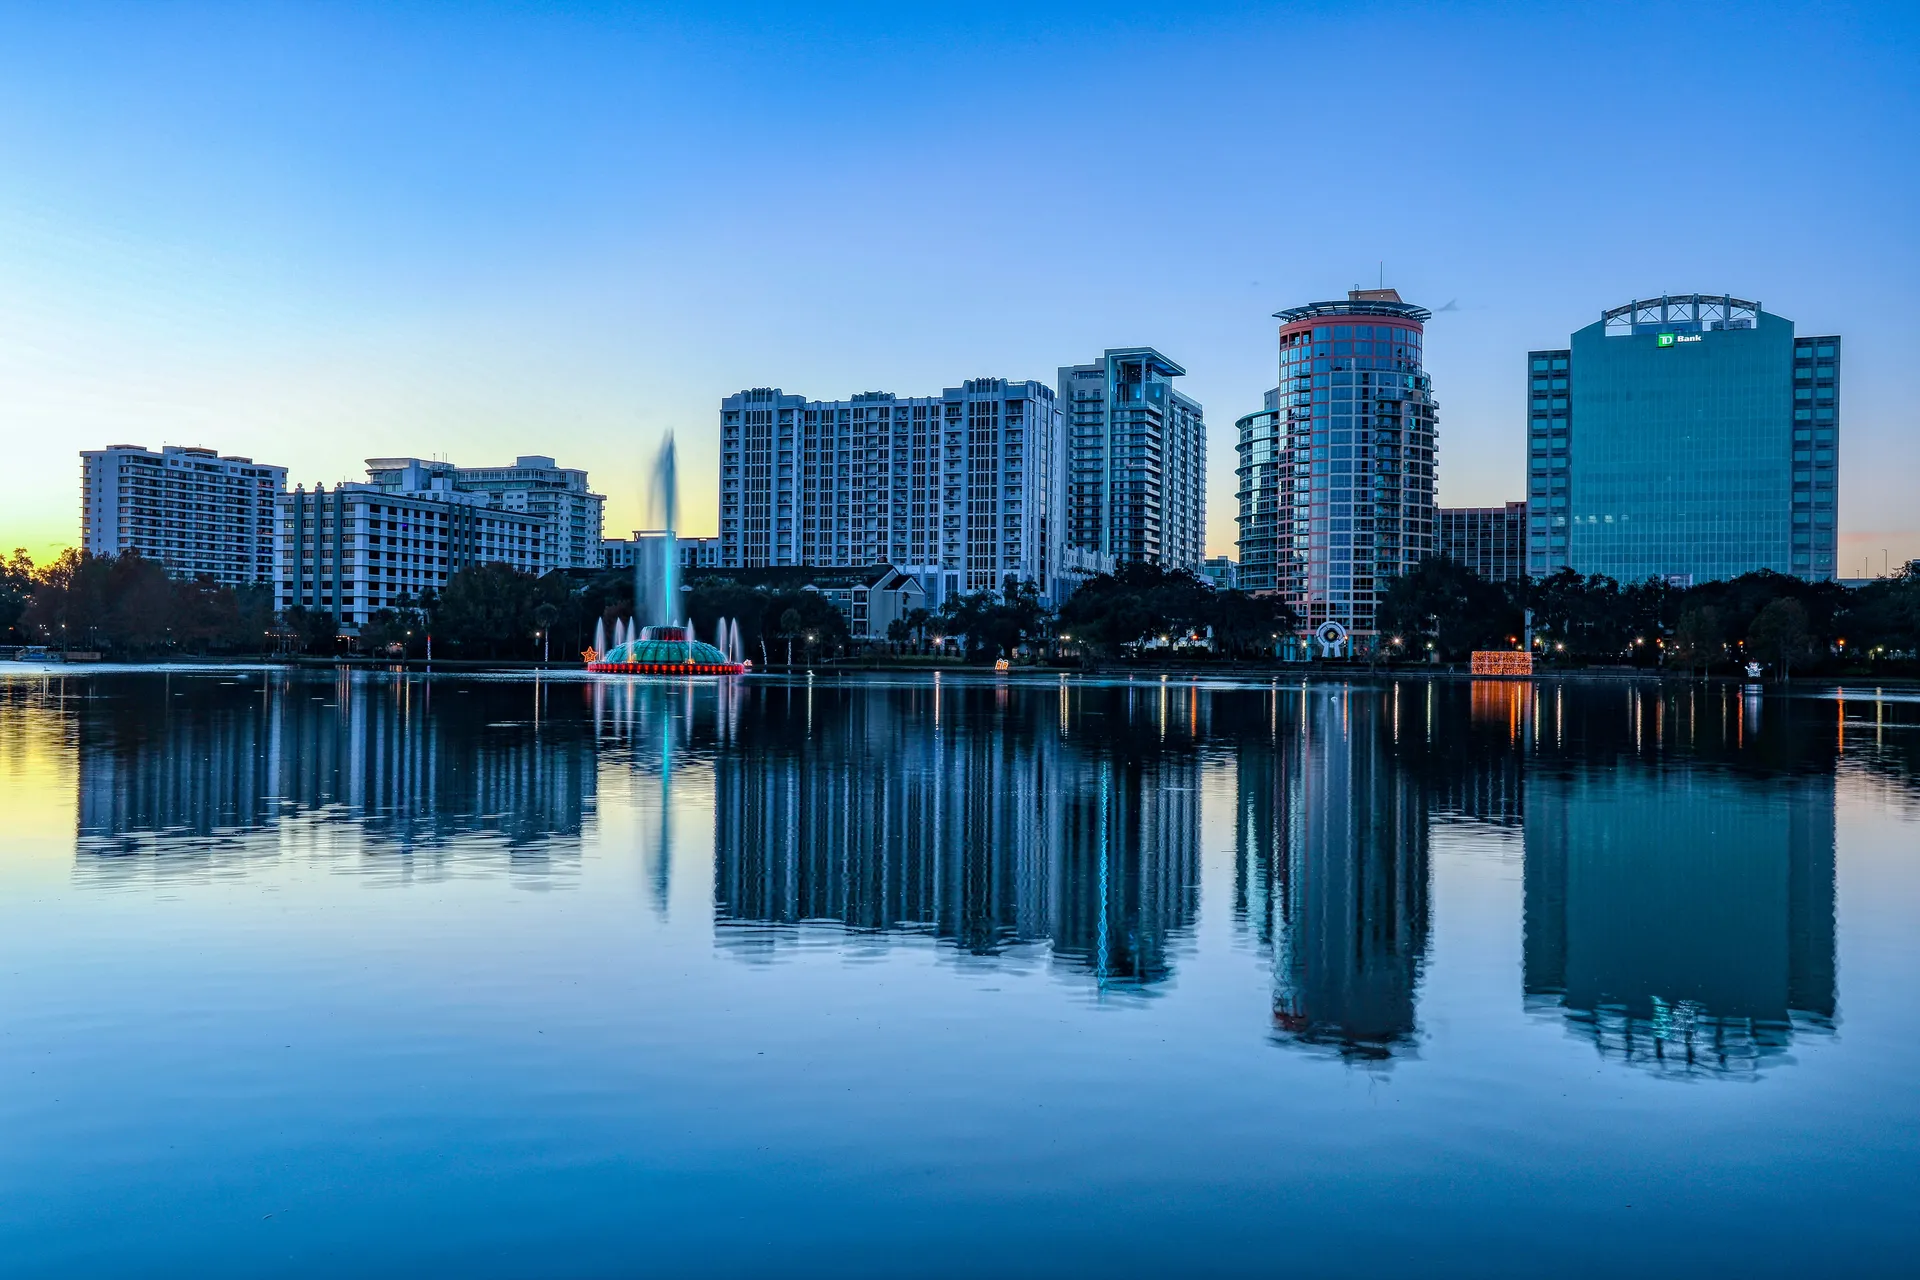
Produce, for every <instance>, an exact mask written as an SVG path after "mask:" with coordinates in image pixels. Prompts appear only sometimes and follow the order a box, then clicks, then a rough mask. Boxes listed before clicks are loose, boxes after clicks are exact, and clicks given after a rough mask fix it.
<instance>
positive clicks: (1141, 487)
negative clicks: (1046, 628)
mask: <svg viewBox="0 0 1920 1280" xmlns="http://www.w3.org/2000/svg"><path fill="white" fill-rule="evenodd" d="M1185 373H1186V370H1185V369H1183V368H1181V367H1180V366H1179V365H1177V364H1175V363H1174V362H1173V361H1171V360H1169V359H1167V358H1166V357H1165V356H1163V355H1161V354H1160V353H1159V352H1158V351H1155V350H1154V349H1153V348H1152V347H1122V348H1116V349H1110V350H1108V351H1107V353H1106V354H1105V355H1103V356H1102V357H1101V358H1100V360H1099V361H1098V362H1096V363H1094V364H1080V365H1068V366H1066V367H1064V368H1062V369H1061V370H1060V409H1061V412H1062V413H1063V414H1065V416H1066V427H1067V463H1066V468H1067V485H1066V490H1067V527H1066V540H1067V543H1068V545H1069V546H1074V547H1083V548H1086V549H1088V550H1090V551H1094V552H1097V553H1100V554H1102V555H1107V556H1112V557H1113V558H1114V559H1115V560H1116V561H1119V562H1121V563H1125V562H1127V561H1136V560H1137V561H1144V562H1146V563H1148V564H1157V565H1160V566H1161V567H1163V568H1167V569H1185V570H1187V571H1188V572H1198V571H1199V568H1200V561H1201V560H1202V559H1203V558H1204V557H1205V556H1206V554H1207V430H1206V421H1205V416H1204V415H1203V413H1202V412H1201V409H1200V403H1199V401H1197V400H1194V399H1192V398H1191V397H1189V396H1186V395H1184V394H1182V393H1181V392H1179V391H1177V390H1175V389H1174V385H1173V380H1174V379H1175V378H1178V377H1181V376H1182V375H1184V374H1185Z"/></svg>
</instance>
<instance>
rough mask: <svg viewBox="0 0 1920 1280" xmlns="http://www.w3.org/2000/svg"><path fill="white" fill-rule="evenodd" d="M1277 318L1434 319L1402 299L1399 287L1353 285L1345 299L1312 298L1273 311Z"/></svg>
mask: <svg viewBox="0 0 1920 1280" xmlns="http://www.w3.org/2000/svg"><path fill="white" fill-rule="evenodd" d="M1273 316H1274V319H1276V320H1280V321H1284V322H1285V323H1287V324H1292V323H1293V322H1294V321H1296V320H1306V319H1310V318H1313V317H1317V316H1391V317H1393V318H1395V319H1398V320H1420V321H1425V320H1431V319H1433V312H1431V311H1429V310H1427V309H1426V308H1425V307H1416V306H1414V305H1413V304H1412V303H1410V302H1402V301H1401V300H1400V291H1399V290H1398V289H1349V290H1347V296H1346V300H1345V301H1339V300H1334V301H1330V302H1309V303H1307V304H1306V305H1305V306H1303V307H1288V308H1287V309H1286V310H1284V311H1276V312H1274V313H1273Z"/></svg>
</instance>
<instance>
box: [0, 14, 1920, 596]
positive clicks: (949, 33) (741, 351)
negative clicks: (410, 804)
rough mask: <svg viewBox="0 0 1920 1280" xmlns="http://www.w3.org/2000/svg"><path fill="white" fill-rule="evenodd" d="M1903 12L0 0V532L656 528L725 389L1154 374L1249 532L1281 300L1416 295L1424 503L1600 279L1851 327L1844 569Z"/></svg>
mask: <svg viewBox="0 0 1920 1280" xmlns="http://www.w3.org/2000/svg"><path fill="white" fill-rule="evenodd" d="M1917 15H1920V6H1916V5H1912V4H1907V5H1886V6H1881V7H1872V6H1808V5H1794V6H1784V5H1781V6H1774V5H1762V4H1754V3H1748V4H1739V5H1718V4H1618V5H1614V4H1608V5H1588V6H1579V7H1565V8H1562V7H1558V6H1546V5H1443V4H1414V3H1398V4H1380V5H1370V4H1369V5H1331V4H1308V5H1254V4H1242V5H1183V6H1172V5H1156V6H1151V7H1148V6H1140V5H1133V4H1128V3H1124V2H1122V3H1104V4H1098V5H1046V4H1018V5H1015V4H1000V3H992V2H988V3H972V4H964V5H945V4H897V5H848V6H838V7H826V8H821V9H820V10H818V11H814V10H812V9H811V8H809V7H803V6H788V5H779V6H737V7H734V8H732V9H723V8H722V7H721V6H717V5H681V6H599V7H596V6H560V5H536V4H517V5H482V4H467V5H456V4H445V5H435V4H416V5H410V6H409V5H380V6H374V5H365V6H352V5H320V4H288V5H273V4H260V3H256V4H246V5H235V6H231V7H228V6H205V5H182V4H165V3H155V4H141V5H133V4H129V5H108V6H95V5H85V4H74V5H39V6H26V5H21V6H12V7H9V8H7V9H5V10H0V436H4V444H5V445H6V456H7V458H8V459H9V465H8V466H6V467H5V468H0V543H5V544H6V545H8V546H12V545H15V544H25V545H28V546H29V547H31V548H33V549H34V550H35V552H36V553H37V554H45V553H46V552H48V551H50V550H52V549H54V548H56V547H58V546H61V545H65V544H67V543H69V542H71V541H73V540H74V538H75V536H76V533H77V511H78V463H77V459H76V457H75V452H76V451H77V450H78V449H81V448H86V447H93V446H97V445H100V444H105V443H111V442H118V441H131V442H136V443H144V444H147V445H153V446H157V445H159V444H160V443H162V442H170V443H204V444H207V445H211V446H213V447H216V448H219V449H221V450H223V451H229V452H242V453H249V454H252V455H254V456H256V457H259V458H262V459H266V460H271V461H276V462H282V463H285V464H287V465H288V466H289V467H291V468H292V476H293V478H294V479H295V480H298V481H301V482H304V483H307V484H312V483H313V482H314V481H325V482H327V483H329V484H331V483H332V482H334V481H336V480H340V479H358V478H361V462H360V460H361V459H362V458H364V457H367V456H371V455H375V454H398V453H414V454H422V455H447V456H451V457H453V458H455V459H456V460H458V461H461V462H466V463H472V464H482V463H490V462H497V461H499V460H501V459H503V458H509V457H511V456H513V455H514V454H516V453H535V452H540V453H551V454H553V455H555V456H557V457H559V458H560V459H561V460H562V461H563V462H565V463H568V464H571V465H580V466H586V467H588V468H589V469H591V471H592V473H593V477H594V480H595V482H596V486H597V487H598V488H600V489H601V490H602V491H603V492H605V493H607V494H608V495H609V498H610V502H609V520H608V523H609V528H610V529H611V530H613V531H620V530H623V529H625V528H628V527H631V526H632V525H633V524H634V523H636V522H637V521H638V520H639V517H640V506H641V503H640V495H641V493H642V490H643V486H642V480H641V475H642V470H643V468H644V461H645V458H646V457H647V456H648V455H649V454H650V453H651V451H652V449H653V447H654V443H655V441H656V439H657V437H658V434H659V433H660V432H661V431H662V430H664V429H667V428H673V429H674V430H676V431H677V432H678V433H679V439H680V441H681V443H682V447H683V450H684V460H683V466H682V476H683V478H684V480H683V483H685V484H686V486H687V488H688V490H689V491H688V492H687V494H686V496H685V505H686V508H687V510H688V512H689V517H688V519H687V521H686V523H688V524H689V526H690V531H692V532H703V531H708V530H710V528H711V525H712V521H713V510H714V495H713V488H714V484H713V479H712V477H713V467H714V449H713V436H714V431H715V419H716V416H717V415H716V401H717V400H718V398H719V397H720V396H722V395H724V394H727V393H729V392H731V391H734V390H737V389H739V388H741V387H743V386H753V385H778V386H782V387H784V388H786V389H787V390H789V391H794V392H801V393H804V394H806V395H809V396H820V397H836V396H844V395H847V394H850V393H852V392H854V391H859V390H865V389H888V390H895V391H899V392H902V393H914V394H925V393H928V392H933V391H937V390H938V389H939V388H940V387H942V386H946V385H950V384H953V383H955V382H956V381H957V380H959V379H961V378H965V377H971V376H975V375H980V374H994V375H1001V376H1007V377H1034V378H1041V379H1044V380H1049V381H1050V380H1051V379H1052V377H1053V374H1054V370H1055V368H1056V366H1058V365H1060V364H1064V363H1069V362H1073V361H1078V360H1082V359H1086V358H1088V357H1089V356H1091V355H1093V354H1095V353H1097V352H1098V351H1100V350H1101V349H1102V348H1104V347H1108V346H1123V345H1133V344H1140V343H1146V344H1151V345H1154V346H1157V347H1159V348H1161V349H1162V350H1164V351H1165V352H1167V353H1168V354H1169V355H1171V356H1173V357H1174V358H1175V359H1177V360H1179V361H1181V362H1182V363H1184V364H1185V365H1186V366H1187V368H1188V370H1189V371H1190V378H1189V388H1188V389H1189V390H1190V391H1191V392H1192V393H1193V394H1194V395H1196V396H1197V397H1198V398H1199V399H1200V400H1201V401H1202V402H1203V403H1204V404H1205V406H1206V409H1207V414H1208V417H1209V419H1210V420H1211V422H1212V431H1211V437H1210V439H1211V457H1210V498H1209V503H1210V532H1211V541H1212V544H1213V548H1214V549H1215V550H1216V551H1231V549H1232V537H1233V523H1232V516H1233V508H1232V492H1233V476H1232V462H1233V453H1232V424H1233V419H1234V418H1235V417H1236V416H1237V415H1239V414H1241V413H1244V412H1246V411H1248V410H1249V409H1253V408H1257V407H1258V406H1259V404H1260V396H1261V393H1262V392H1263V391H1264V390H1265V389H1266V388H1267V387H1270V386H1272V385H1273V382H1274V378H1275V353H1274V322H1273V321H1272V320H1271V319H1270V318H1269V317H1270V314H1271V313H1272V312H1273V311H1275V310H1276V309H1278V308H1279V307H1281V306H1285V305H1289V304H1293V303H1298V302H1302V301H1308V300H1312V299H1317V298H1323V297H1327V296H1333V295H1337V294H1338V293H1339V292H1340V291H1341V290H1343V289H1346V288H1348V287H1350V286H1351V285H1353V284H1355V283H1358V282H1367V283H1370V282H1372V281H1373V280H1374V279H1375V278H1376V277H1377V274H1378V272H1379V270H1380V267H1379V264H1380V263H1382V262H1384V263H1385V274H1386V279H1387V282H1388V283H1390V284H1392V285H1395V286H1397V287H1398V288H1399V289H1400V291H1401V292H1402V294H1403V295H1405V296H1406V297H1407V298H1408V299H1410V300H1412V301H1416V302H1420V303H1423V304H1426V305H1428V306H1431V307H1434V308H1435V309H1436V310H1439V309H1440V308H1442V307H1443V306H1446V305H1447V304H1450V303H1451V304H1453V306H1452V307H1451V308H1450V309H1447V310H1445V311H1443V312H1442V313H1441V314H1440V315H1438V316H1437V317H1436V319H1435V321H1434V322H1433V324H1432V325H1431V326H1430V334H1431V336H1430V339H1429V346H1428V359H1429V366H1430V369H1431V372H1432V373H1433V376H1434V381H1435V386H1436V392H1437V395H1438V398H1439V400H1440V404H1441V422H1442V452H1441V466H1440V471H1441V481H1440V484H1441V497H1442V500H1443V501H1444V502H1447V503H1449V504H1464V503H1482V502H1496V501H1499V500H1502V499H1505V498H1510V497H1519V496H1521V494H1522V482H1521V472H1522V455H1521V450H1522V444H1521V433H1522V429H1523V427H1522V405H1521V383H1520V373H1521V365H1522V359H1523V356H1524V353H1525V352H1526V350H1527V349H1528V348H1529V347H1535V346H1542V345H1550V344H1556V343H1560V342H1563V341H1564V340H1565V338H1566V335H1567V334H1568V333H1569V332H1570V331H1571V330H1573V329H1575V328H1577V327H1579V326H1581V325H1583V324H1586V323H1589V322H1590V321H1592V320H1594V319H1596V318H1598V315H1599V312H1600V310H1601V309H1602V308H1603V307H1606V306H1610V305H1613V304H1616V303H1619V302H1623V301H1626V300H1627V299H1629V298H1631V297H1634V296H1636V295H1638V296H1644V295H1647V294H1652V293H1659V292H1661V291H1673V292H1691V291H1694V290H1702V291H1713V292H1721V291H1728V292H1733V293H1736V294H1741V295H1744V296H1746V297H1749V298H1757V299H1759V300H1760V301H1762V302H1763V303H1765V304H1766V305H1767V307H1768V309H1770V310H1773V311H1777V312H1779V313H1780V314H1783V315H1786V316H1788V317H1790V318H1792V319H1793V320H1795V321H1796V322H1797V323H1798V324H1799V325H1800V326H1801V327H1802V331H1803V332H1805V331H1808V330H1812V331H1818V332H1832V331H1838V332H1841V333H1843V334H1844V335H1845V337H1846V341H1847V344H1848V345H1847V353H1846V367H1845V372H1844V387H1843V410H1842V413H1843V421H1844V444H1843V458H1844V463H1843V481H1842V484H1843V492H1842V499H1841V501H1842V509H1841V516H1842V525H1843V539H1844V540H1843V544H1842V559H1843V562H1846V561H1847V560H1848V558H1849V557H1851V558H1852V563H1851V568H1852V571H1854V572H1857V571H1858V564H1859V560H1860V557H1861V556H1863V555H1866V554H1869V553H1870V554H1871V555H1872V556H1873V560H1874V568H1875V569H1876V570H1877V569H1878V567H1879V551H1878V549H1879V548H1880V547H1881V546H1883V545H1884V546H1890V547H1891V550H1892V553H1893V556H1894V558H1895V559H1898V558H1899V557H1900V556H1901V555H1902V554H1905V555H1920V514H1916V507H1920V502H1916V498H1915V494H1916V493H1920V430H1916V426H1917V425H1920V424H1917V423H1916V415H1917V414H1920V410H1916V408H1915V403H1916V402H1915V396H1914V393H1913V390H1912V386H1911V382H1912V370H1913V368H1914V366H1915V362H1916V353H1920V319H1916V302H1917V301H1920V299H1916V294H1917V293H1920V270H1916V260H1917V251H1916V247H1915V239H1916V230H1920V199H1917V198H1916V197H1917V195H1920V176H1916V163H1915V161H1916V157H1917V156H1920V141H1917V139H1920V127H1916V126H1920V104H1917V103H1916V92H1917V89H1920V39H1917V38H1916V37H1917V33H1920V16H1917Z"/></svg>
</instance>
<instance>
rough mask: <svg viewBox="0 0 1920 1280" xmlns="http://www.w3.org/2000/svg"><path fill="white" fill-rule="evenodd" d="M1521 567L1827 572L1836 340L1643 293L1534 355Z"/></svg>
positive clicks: (1689, 299) (1658, 573)
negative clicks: (1557, 346) (1526, 512)
mask: <svg viewBox="0 0 1920 1280" xmlns="http://www.w3.org/2000/svg"><path fill="white" fill-rule="evenodd" d="M1527 404H1528V407H1529V414H1528V433H1527V488H1528V493H1527V497H1528V501H1529V508H1528V509H1529V513H1530V514H1529V518H1528V530H1527V570H1528V572H1529V573H1530V574H1531V575H1532V576H1534V577H1536V578H1538V577H1546V576H1547V575H1549V574H1552V573H1555V572H1557V571H1559V570H1560V569H1562V568H1568V567H1571V568H1572V569H1574V570H1575V571H1577V572H1579V573H1582V574H1596V573H1598V574H1605V575H1607V576H1608V577H1611V578H1614V579H1616V580H1617V581H1620V582H1638V581H1642V580H1644V579H1646V578H1650V577H1655V578H1664V579H1667V580H1668V581H1671V582H1675V583H1679V584H1683V585H1684V584H1689V583H1695V582H1707V581H1711V580H1715V579H1725V578H1733V577H1738V576H1739V575H1740V574H1743V573H1749V572H1753V571H1755V570H1759V569H1771V570H1774V571H1775V572H1778V573H1790V574H1794V575H1797V576H1799V577H1803V578H1814V579H1824V578H1831V577H1833V576H1834V570H1835V559H1834V557H1835V552H1836V547H1837V540H1838V518H1839V516H1838V505H1837V504H1838V496H1839V485H1838V480H1839V457H1840V444H1839V436H1840V339H1839V338H1837V337H1831V336H1829V337H1808V338H1802V337H1797V336H1796V335H1795V333H1794V326H1793V322H1792V321H1791V320H1788V319H1786V318H1784V317H1782V316H1777V315H1773V314H1772V313H1770V312H1767V311H1764V310H1762V309H1761V306H1760V304H1759V303H1757V302H1748V301H1746V300H1744V299H1741V298H1735V297H1731V296H1729V295H1726V294H1719V295H1711V294H1685V295H1668V296H1663V297H1659V298H1644V299H1637V300H1635V301H1633V302H1629V303H1626V304H1625V305H1623V306H1618V307H1613V308H1610V309H1608V310H1606V311H1604V312H1602V313H1601V317H1600V319H1599V320H1598V321H1596V322H1595V323H1593V324H1590V325H1588V326H1587V327H1586V328H1584V329H1581V330H1580V331H1578V332H1577V333H1575V334H1574V335H1573V337H1572V341H1571V345H1570V346H1568V347H1566V348H1563V349H1561V350H1557V351H1555V350H1549V351H1533V352H1529V353H1528V355H1527Z"/></svg>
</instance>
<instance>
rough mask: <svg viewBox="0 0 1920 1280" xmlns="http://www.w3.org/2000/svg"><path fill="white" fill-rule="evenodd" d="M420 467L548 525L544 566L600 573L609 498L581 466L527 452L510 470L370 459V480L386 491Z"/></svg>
mask: <svg viewBox="0 0 1920 1280" xmlns="http://www.w3.org/2000/svg"><path fill="white" fill-rule="evenodd" d="M412 468H420V469H422V470H424V471H425V473H426V474H427V475H428V476H431V477H435V478H445V479H448V480H451V481H452V482H453V488H454V489H455V490H457V491H459V492H461V493H483V494H486V495H487V505H488V506H490V507H494V508H496V509H498V510H500V511H513V512H518V513H520V514H523V515H532V516H537V517H539V518H540V519H542V520H545V521H546V535H545V541H544V543H543V545H542V547H541V557H540V559H541V563H542V564H544V565H545V566H546V567H547V568H549V569H598V568H599V567H600V562H601V558H602V557H601V551H600V539H601V534H602V532H603V519H604V512H605V510H606V503H607V500H606V498H605V497H604V496H603V495H601V494H597V493H595V492H593V491H592V490H591V489H590V488H589V487H588V486H587V473H586V472H584V471H582V470H580V469H579V468H577V467H559V466H555V465H554V461H553V459H552V458H547V457H541V456H539V455H534V454H528V455H524V456H522V457H518V458H515V459H514V460H513V465H512V466H510V467H456V466H454V465H453V464H452V463H451V462H430V461H422V460H421V459H419V458H368V459H367V478H368V479H369V480H370V481H372V482H373V483H374V484H376V485H379V486H380V487H381V488H384V489H399V488H401V487H402V485H403V483H409V484H410V483H412V481H411V480H404V477H407V476H409V475H411V474H412V471H411V469H412Z"/></svg>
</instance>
